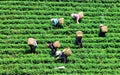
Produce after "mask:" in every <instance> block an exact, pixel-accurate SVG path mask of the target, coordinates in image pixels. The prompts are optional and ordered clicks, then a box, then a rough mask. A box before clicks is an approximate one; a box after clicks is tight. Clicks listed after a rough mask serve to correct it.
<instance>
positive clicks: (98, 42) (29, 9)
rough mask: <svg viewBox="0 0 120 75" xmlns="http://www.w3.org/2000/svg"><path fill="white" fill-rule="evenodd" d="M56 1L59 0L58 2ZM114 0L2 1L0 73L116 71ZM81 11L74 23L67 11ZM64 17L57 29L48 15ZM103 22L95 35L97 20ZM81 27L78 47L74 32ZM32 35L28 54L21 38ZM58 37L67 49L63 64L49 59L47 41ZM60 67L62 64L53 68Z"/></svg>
mask: <svg viewBox="0 0 120 75" xmlns="http://www.w3.org/2000/svg"><path fill="white" fill-rule="evenodd" d="M58 1H59V2H58ZM119 7H120V1H119V0H39V1H34V0H24V1H22V0H16V1H14V0H12V1H11V0H7V1H4V0H3V1H1V2H0V28H1V29H0V75H120V71H119V69H120V67H119V66H120V63H119V62H120V54H119V53H120V44H119V42H120V40H119V38H120V29H119V28H120V25H119V18H118V17H119V16H120V13H119V12H120V9H119ZM79 11H83V12H84V15H85V17H84V18H83V19H82V20H81V22H80V24H76V23H75V21H74V20H73V19H72V17H71V16H70V15H71V14H72V13H77V12H79ZM61 17H63V18H65V23H64V24H63V28H54V27H53V25H52V24H51V21H50V19H51V18H61ZM101 23H103V24H105V25H107V26H108V33H106V37H98V33H99V24H101ZM78 30H81V31H83V48H78V47H77V45H75V44H74V42H75V32H76V31H78ZM29 37H33V38H35V39H36V40H37V42H38V46H37V54H32V53H29V51H30V50H29V49H30V48H29V46H28V45H27V39H28V38H29ZM56 40H59V41H60V43H61V48H59V50H63V49H64V48H65V47H70V48H71V50H72V52H73V54H72V55H71V56H70V57H68V59H69V62H68V63H67V64H64V63H60V62H57V63H56V62H55V61H54V60H55V59H54V57H51V56H50V55H49V51H50V49H49V48H48V47H47V46H46V44H47V42H49V41H51V42H53V41H56ZM59 66H65V68H66V69H64V70H58V69H54V68H56V67H59Z"/></svg>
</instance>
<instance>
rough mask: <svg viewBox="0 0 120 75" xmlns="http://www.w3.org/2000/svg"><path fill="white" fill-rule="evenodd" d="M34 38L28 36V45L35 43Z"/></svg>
mask: <svg viewBox="0 0 120 75" xmlns="http://www.w3.org/2000/svg"><path fill="white" fill-rule="evenodd" d="M35 41H36V40H35V39H34V38H28V45H33V46H34V45H35Z"/></svg>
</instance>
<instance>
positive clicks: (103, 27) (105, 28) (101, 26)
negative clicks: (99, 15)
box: [100, 24, 108, 33]
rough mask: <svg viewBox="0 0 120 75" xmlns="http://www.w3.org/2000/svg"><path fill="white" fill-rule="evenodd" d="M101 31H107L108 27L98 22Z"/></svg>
mask: <svg viewBox="0 0 120 75" xmlns="http://www.w3.org/2000/svg"><path fill="white" fill-rule="evenodd" d="M100 28H101V32H103V33H105V32H108V27H107V26H104V25H102V24H100Z"/></svg>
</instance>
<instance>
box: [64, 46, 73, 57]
mask: <svg viewBox="0 0 120 75" xmlns="http://www.w3.org/2000/svg"><path fill="white" fill-rule="evenodd" d="M63 52H64V54H65V55H67V56H70V55H71V54H72V51H71V50H70V48H69V47H68V48H65V49H64V50H63Z"/></svg>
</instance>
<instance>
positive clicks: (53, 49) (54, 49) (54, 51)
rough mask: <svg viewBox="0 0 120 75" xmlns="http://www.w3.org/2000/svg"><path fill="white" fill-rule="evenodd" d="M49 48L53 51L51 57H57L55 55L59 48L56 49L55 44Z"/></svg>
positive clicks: (50, 44) (51, 44)
mask: <svg viewBox="0 0 120 75" xmlns="http://www.w3.org/2000/svg"><path fill="white" fill-rule="evenodd" d="M49 48H50V49H51V51H50V55H51V56H55V53H56V51H57V48H55V47H54V46H53V43H49Z"/></svg>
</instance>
